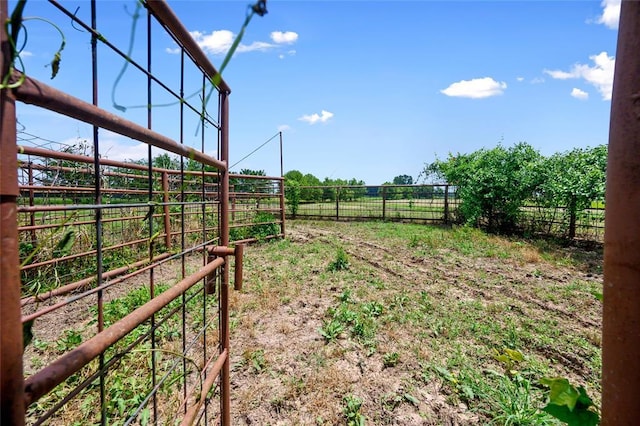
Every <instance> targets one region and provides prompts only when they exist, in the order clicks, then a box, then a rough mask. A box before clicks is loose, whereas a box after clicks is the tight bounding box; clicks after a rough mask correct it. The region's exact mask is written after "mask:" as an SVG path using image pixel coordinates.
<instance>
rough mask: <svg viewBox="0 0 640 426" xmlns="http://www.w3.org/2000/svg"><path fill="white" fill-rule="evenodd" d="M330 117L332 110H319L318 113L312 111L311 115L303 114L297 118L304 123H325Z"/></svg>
mask: <svg viewBox="0 0 640 426" xmlns="http://www.w3.org/2000/svg"><path fill="white" fill-rule="evenodd" d="M331 117H333V113H332V112H329V111H325V110H322V111H320V114H318V113H313V114H311V115H303V116H302V117H300V118H298V120H300V121H304V122H305V123H309V124H316V123H317V122H321V123H326V122H327V121H329V119H330V118H331Z"/></svg>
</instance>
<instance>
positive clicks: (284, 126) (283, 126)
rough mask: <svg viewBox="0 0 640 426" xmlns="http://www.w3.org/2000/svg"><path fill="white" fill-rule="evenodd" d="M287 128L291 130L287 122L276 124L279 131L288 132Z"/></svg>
mask: <svg viewBox="0 0 640 426" xmlns="http://www.w3.org/2000/svg"><path fill="white" fill-rule="evenodd" d="M289 130H291V126H289V125H288V124H281V125H279V126H278V131H279V132H288V131H289Z"/></svg>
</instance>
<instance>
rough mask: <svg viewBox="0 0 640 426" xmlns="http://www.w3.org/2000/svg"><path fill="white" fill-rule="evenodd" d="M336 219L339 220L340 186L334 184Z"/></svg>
mask: <svg viewBox="0 0 640 426" xmlns="http://www.w3.org/2000/svg"><path fill="white" fill-rule="evenodd" d="M336 220H340V187H339V186H336Z"/></svg>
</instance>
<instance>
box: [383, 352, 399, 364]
mask: <svg viewBox="0 0 640 426" xmlns="http://www.w3.org/2000/svg"><path fill="white" fill-rule="evenodd" d="M399 361H400V354H399V353H398V352H389V353H386V354H384V356H383V357H382V363H383V364H384V366H385V367H395V366H396V365H398V362H399Z"/></svg>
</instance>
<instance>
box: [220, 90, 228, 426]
mask: <svg viewBox="0 0 640 426" xmlns="http://www.w3.org/2000/svg"><path fill="white" fill-rule="evenodd" d="M219 102H220V111H219V114H220V123H221V128H220V159H221V160H222V162H223V163H224V164H229V93H228V92H221V93H220V99H219ZM221 173H222V187H221V188H220V189H221V191H220V210H221V212H222V214H221V217H220V233H219V236H220V244H221V245H223V246H228V245H229V214H228V211H229V169H228V168H224V169H221ZM223 259H224V258H223ZM229 341H230V339H229V265H228V263H226V264H225V265H224V267H223V268H222V282H221V284H220V343H221V346H220V351H221V352H222V351H224V350H225V349H226V350H227V351H228V350H229V345H230V344H229ZM230 392H231V381H230V363H229V357H227V359H226V361H225V362H224V365H223V366H222V370H221V372H220V421H221V424H222V425H223V426H229V425H230V424H231V395H230Z"/></svg>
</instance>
